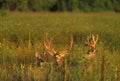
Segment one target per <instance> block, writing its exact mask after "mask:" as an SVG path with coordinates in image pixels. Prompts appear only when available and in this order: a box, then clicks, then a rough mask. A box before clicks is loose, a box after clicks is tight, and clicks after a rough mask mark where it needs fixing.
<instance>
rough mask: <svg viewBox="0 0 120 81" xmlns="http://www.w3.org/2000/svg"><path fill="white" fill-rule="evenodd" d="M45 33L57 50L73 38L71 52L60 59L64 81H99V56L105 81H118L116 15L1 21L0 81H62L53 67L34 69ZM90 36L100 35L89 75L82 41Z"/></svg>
mask: <svg viewBox="0 0 120 81" xmlns="http://www.w3.org/2000/svg"><path fill="white" fill-rule="evenodd" d="M46 33H48V35H49V36H50V37H52V38H53V40H54V41H53V43H54V44H55V45H56V48H57V49H58V50H61V49H63V47H64V46H65V45H66V44H67V43H68V41H69V37H70V34H73V38H74V45H73V49H72V51H70V52H69V54H68V55H67V56H66V57H65V58H63V59H66V60H67V63H66V72H65V73H66V81H101V68H102V67H103V66H101V63H102V56H104V57H105V63H104V65H105V66H104V69H105V70H104V74H103V75H104V81H119V80H120V51H119V50H120V14H119V13H47V12H46V13H18V12H16V13H9V14H7V15H6V16H1V17H0V73H1V75H0V81H12V80H14V81H65V79H64V76H65V75H63V74H60V73H59V72H56V71H55V69H54V67H53V65H49V64H43V65H42V67H37V65H36V58H35V56H34V53H35V51H36V50H39V51H40V52H42V50H43V49H42V43H43V40H44V37H45V34H46ZM90 34H98V35H99V41H98V44H97V48H98V49H99V51H98V53H97V58H96V59H95V60H93V61H92V62H91V63H92V64H93V71H92V72H88V71H87V68H86V67H85V62H86V60H85V59H83V56H84V55H85V53H86V52H87V50H88V48H87V47H85V46H84V41H85V40H86V38H87V36H88V35H90ZM49 70H50V72H49ZM47 79H48V80H47Z"/></svg>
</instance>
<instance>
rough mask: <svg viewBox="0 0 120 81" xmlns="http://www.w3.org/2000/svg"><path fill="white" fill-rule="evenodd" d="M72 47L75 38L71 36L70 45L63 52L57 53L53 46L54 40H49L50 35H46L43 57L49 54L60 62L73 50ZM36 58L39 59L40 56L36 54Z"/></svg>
mask: <svg viewBox="0 0 120 81" xmlns="http://www.w3.org/2000/svg"><path fill="white" fill-rule="evenodd" d="M72 45H73V36H72V35H71V36H70V42H69V44H67V45H66V46H65V47H64V49H63V50H61V51H57V50H56V48H55V47H54V45H53V44H52V38H50V39H48V34H46V37H45V39H44V41H43V55H44V54H46V53H48V54H50V55H51V56H52V57H54V59H55V61H56V62H59V61H60V60H61V58H63V57H64V56H65V55H66V54H67V52H68V50H71V49H72ZM35 56H36V57H37V58H38V57H40V55H39V54H38V53H37V52H36V53H35Z"/></svg>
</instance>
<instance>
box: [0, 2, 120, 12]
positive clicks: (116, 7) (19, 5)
mask: <svg viewBox="0 0 120 81" xmlns="http://www.w3.org/2000/svg"><path fill="white" fill-rule="evenodd" d="M0 9H8V10H11V11H14V10H18V11H82V12H83V11H84V12H91V11H95V12H100V11H116V12H120V0H0Z"/></svg>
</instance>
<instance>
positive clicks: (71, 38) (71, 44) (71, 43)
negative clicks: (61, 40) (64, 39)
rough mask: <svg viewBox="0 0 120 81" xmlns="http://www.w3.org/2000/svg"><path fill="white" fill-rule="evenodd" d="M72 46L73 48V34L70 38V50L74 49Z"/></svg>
mask: <svg viewBox="0 0 120 81" xmlns="http://www.w3.org/2000/svg"><path fill="white" fill-rule="evenodd" d="M72 46H73V35H72V34H71V36H70V47H69V49H70V50H71V49H72Z"/></svg>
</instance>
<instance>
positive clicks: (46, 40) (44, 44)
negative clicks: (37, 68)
mask: <svg viewBox="0 0 120 81" xmlns="http://www.w3.org/2000/svg"><path fill="white" fill-rule="evenodd" d="M51 42H52V38H50V40H49V39H48V34H47V33H46V37H45V40H44V43H43V46H44V48H45V49H47V50H49V49H50V47H51Z"/></svg>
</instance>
